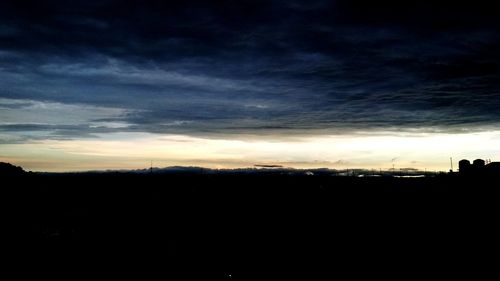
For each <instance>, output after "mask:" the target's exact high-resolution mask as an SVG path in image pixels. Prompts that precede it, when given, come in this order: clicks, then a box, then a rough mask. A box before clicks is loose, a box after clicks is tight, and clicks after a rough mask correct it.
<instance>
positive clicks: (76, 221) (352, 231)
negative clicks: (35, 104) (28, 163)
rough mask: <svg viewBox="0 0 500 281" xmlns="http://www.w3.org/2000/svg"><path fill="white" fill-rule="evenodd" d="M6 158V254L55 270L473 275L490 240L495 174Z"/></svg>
mask: <svg viewBox="0 0 500 281" xmlns="http://www.w3.org/2000/svg"><path fill="white" fill-rule="evenodd" d="M0 167H1V168H2V169H1V178H2V183H3V184H2V190H1V192H2V195H1V198H2V199H3V201H4V203H3V205H4V206H5V207H6V214H7V218H8V223H7V226H8V227H7V229H6V231H7V233H8V234H9V237H10V238H8V239H7V240H4V241H6V242H7V243H6V244H8V246H9V248H10V249H12V256H11V258H10V259H9V260H10V262H14V263H15V264H17V265H19V264H20V265H29V267H30V268H32V267H31V266H34V268H39V269H37V270H41V272H50V273H51V274H56V275H57V274H62V275H63V276H64V274H63V273H62V272H65V271H66V270H68V271H69V272H73V273H72V274H78V275H79V276H80V275H86V274H88V275H89V276H93V274H96V272H97V271H101V270H104V272H105V274H108V275H109V276H118V275H120V276H132V275H134V276H137V277H141V278H147V276H153V275H154V276H157V275H158V274H159V276H163V277H166V278H173V280H188V279H198V280H199V279H205V278H209V279H216V280H256V279H286V278H289V277H290V278H291V277H300V278H305V279H312V280H315V279H316V278H320V277H327V276H329V277H335V276H340V275H343V274H346V273H351V274H353V275H352V277H353V278H354V277H361V276H386V277H410V276H411V277H422V278H423V277H426V276H428V275H429V274H431V273H432V274H438V275H437V276H442V277H444V276H449V275H450V274H453V275H455V274H460V275H462V274H468V275H469V276H478V275H479V274H481V273H478V272H477V271H476V270H477V269H476V268H477V267H476V266H485V265H486V263H489V262H491V261H489V259H488V258H486V257H485V256H483V254H482V252H483V251H488V249H493V247H494V245H496V241H495V240H496V239H497V237H498V236H497V234H498V231H497V230H496V225H495V223H494V222H495V221H496V220H495V218H496V214H497V213H498V204H497V202H496V201H497V198H498V197H497V196H498V191H497V187H496V185H495V181H494V180H496V179H498V178H497V177H496V176H495V175H489V176H488V177H487V178H483V176H481V177H477V176H476V175H470V174H468V175H463V174H462V175H460V174H459V173H453V174H431V175H428V176H425V177H418V178H403V177H394V176H385V177H356V176H336V175H332V174H329V173H323V174H320V173H318V174H315V175H311V174H305V173H298V172H297V173H283V172H282V171H274V170H255V171H254V172H253V173H248V172H246V173H241V172H239V173H238V172H236V171H235V172H233V173H229V172H226V173H217V172H215V171H212V172H210V173H209V172H207V171H208V170H207V171H204V170H195V169H188V168H185V170H181V169H180V168H178V170H176V171H173V172H170V173H155V172H149V173H146V172H142V173H137V172H124V171H122V172H101V173H97V172H88V173H60V174H57V173H49V174H47V173H26V172H24V171H22V169H21V168H19V167H15V166H11V165H9V164H4V163H2V164H1V165H0ZM20 171H22V172H20ZM144 171H147V169H145V170H144ZM494 241H495V242H494ZM493 242H494V243H495V244H491V243H493ZM18 262H19V263H18ZM360 268H362V270H361V269H360ZM32 270H34V269H32ZM434 272H435V273H434ZM108 275H107V276H108Z"/></svg>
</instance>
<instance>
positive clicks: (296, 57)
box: [0, 0, 500, 171]
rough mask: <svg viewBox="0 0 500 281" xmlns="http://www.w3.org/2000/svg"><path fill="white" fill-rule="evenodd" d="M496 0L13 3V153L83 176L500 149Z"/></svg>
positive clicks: (8, 25) (0, 145) (8, 84)
mask: <svg viewBox="0 0 500 281" xmlns="http://www.w3.org/2000/svg"><path fill="white" fill-rule="evenodd" d="M492 2H493V1H482V0H476V1H468V2H463V1H461V2H458V1H436V0H435V1H386V0H380V1H359V0H349V1H347V0H339V1H326V0H309V1H297V0H287V1H284V0H283V1H277V0H276V1H259V0H254V1H229V0H228V1H222V0H221V1H208V0H205V1H201V0H200V1H149V0H142V1H114V0H101V1H25V0H16V1H14V0H12V1H9V0H4V1H1V2H0V161H4V162H11V163H13V164H17V165H21V166H23V167H24V168H25V169H27V170H33V171H79V170H96V169H135V168H144V167H148V166H149V165H150V161H153V163H154V165H155V166H159V167H164V166H174V165H182V166H203V167H210V168H239V167H253V166H254V165H283V166H286V167H295V168H318V167H328V168H335V169H346V168H368V169H389V168H392V166H393V165H394V166H395V167H396V168H408V167H412V168H418V169H428V170H448V169H449V168H450V161H449V159H450V157H453V159H455V162H457V161H458V160H460V159H462V158H468V159H470V160H473V159H476V158H483V159H492V160H493V161H495V160H500V126H499V124H500V52H499V50H500V17H498V15H497V13H496V11H497V9H495V7H494V3H492ZM455 167H456V164H455Z"/></svg>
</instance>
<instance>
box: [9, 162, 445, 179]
mask: <svg viewBox="0 0 500 281" xmlns="http://www.w3.org/2000/svg"><path fill="white" fill-rule="evenodd" d="M25 173H27V172H26V171H24V170H23V168H21V167H18V166H14V165H12V164H10V163H3V162H0V175H23V174H25ZM111 173H120V174H197V175H199V174H205V175H216V174H224V175H244V174H265V175H306V176H319V175H323V176H325V175H326V176H358V177H377V176H423V175H434V174H436V173H434V172H423V171H420V170H417V169H412V168H406V169H400V170H385V171H384V170H382V171H380V170H368V169H343V170H336V169H329V168H315V169H295V168H288V167H283V166H278V165H255V167H252V168H239V169H210V168H203V167H196V166H188V167H185V166H171V167H164V168H159V167H152V168H145V169H135V170H123V169H122V170H95V171H81V172H38V174H111Z"/></svg>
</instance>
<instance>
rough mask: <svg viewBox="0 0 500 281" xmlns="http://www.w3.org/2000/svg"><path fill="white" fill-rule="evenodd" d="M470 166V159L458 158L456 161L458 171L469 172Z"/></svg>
mask: <svg viewBox="0 0 500 281" xmlns="http://www.w3.org/2000/svg"><path fill="white" fill-rule="evenodd" d="M471 168H472V167H471V164H470V161H469V160H467V159H463V160H460V161H459V162H458V172H459V173H463V174H467V173H470V171H471Z"/></svg>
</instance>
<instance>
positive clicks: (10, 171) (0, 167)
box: [0, 162, 26, 176]
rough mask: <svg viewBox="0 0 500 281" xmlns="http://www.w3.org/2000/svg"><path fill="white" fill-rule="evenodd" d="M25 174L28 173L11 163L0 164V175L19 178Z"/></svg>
mask: <svg viewBox="0 0 500 281" xmlns="http://www.w3.org/2000/svg"><path fill="white" fill-rule="evenodd" d="M25 173H26V171H24V169H23V168H21V167H18V166H14V165H12V164H10V163H5V162H0V175H9V176H19V175H24V174H25Z"/></svg>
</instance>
